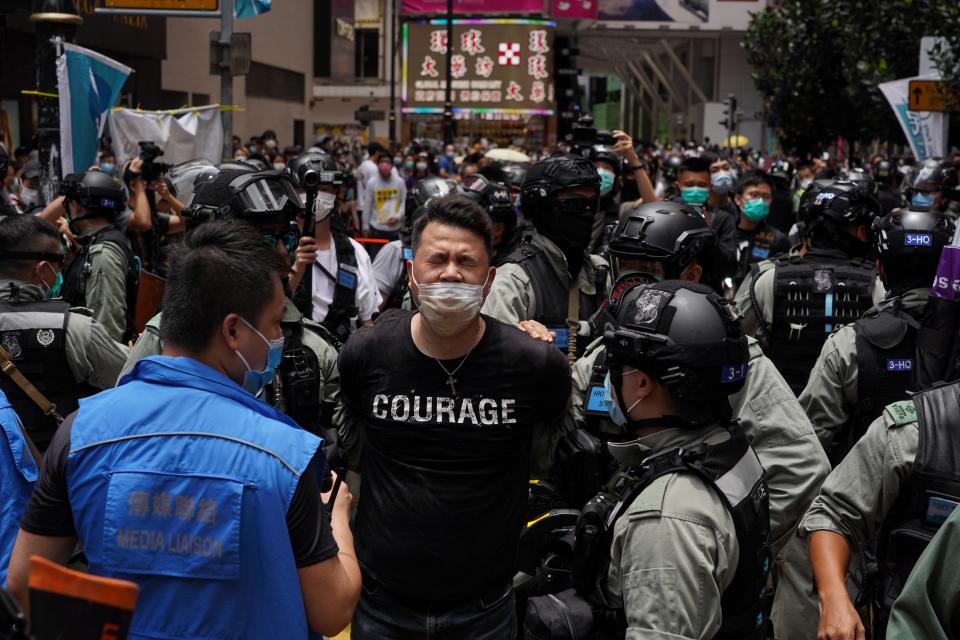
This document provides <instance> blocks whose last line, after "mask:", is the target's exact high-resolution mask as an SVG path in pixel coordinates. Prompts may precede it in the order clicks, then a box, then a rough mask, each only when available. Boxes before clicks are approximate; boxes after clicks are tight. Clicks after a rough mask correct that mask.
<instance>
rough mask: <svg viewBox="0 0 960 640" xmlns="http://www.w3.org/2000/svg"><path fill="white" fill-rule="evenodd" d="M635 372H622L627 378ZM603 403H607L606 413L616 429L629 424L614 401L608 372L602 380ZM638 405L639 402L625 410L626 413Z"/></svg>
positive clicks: (617, 403) (618, 404)
mask: <svg viewBox="0 0 960 640" xmlns="http://www.w3.org/2000/svg"><path fill="white" fill-rule="evenodd" d="M636 372H637V370H636V369H633V370H632V371H627V372H624V374H623V375H624V376H628V375H630V374H631V373H636ZM603 401H604V402H605V403H607V413H609V414H610V419H611V420H612V421H613V424H615V425H617V426H618V427H622V426H624V425H626V424H627V423H628V422H630V420H629V418H627V416H625V415H624V414H623V410H622V409H620V403H619V402H617V401H616V399H614V397H613V383H612V382H610V372H609V371H607V375H606V376H604V378H603ZM638 404H640V401H639V400H637V401H636V402H634V403H633V404H632V405H630V408H629V409H627V412H630V411H632V410H633V408H634V407H635V406H637V405H638Z"/></svg>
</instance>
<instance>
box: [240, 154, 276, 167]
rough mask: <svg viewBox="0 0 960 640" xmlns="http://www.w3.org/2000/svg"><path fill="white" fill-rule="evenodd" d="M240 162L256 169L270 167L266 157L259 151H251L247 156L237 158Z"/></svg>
mask: <svg viewBox="0 0 960 640" xmlns="http://www.w3.org/2000/svg"><path fill="white" fill-rule="evenodd" d="M237 162H240V163H241V164H247V165H250V166H251V167H253V168H254V169H255V170H257V171H267V170H269V169H271V167H270V164H269V163H268V162H267V159H266V158H265V157H263V155H261V154H259V153H251V154H250V155H249V156H247V157H246V158H244V159H243V160H238V161H237Z"/></svg>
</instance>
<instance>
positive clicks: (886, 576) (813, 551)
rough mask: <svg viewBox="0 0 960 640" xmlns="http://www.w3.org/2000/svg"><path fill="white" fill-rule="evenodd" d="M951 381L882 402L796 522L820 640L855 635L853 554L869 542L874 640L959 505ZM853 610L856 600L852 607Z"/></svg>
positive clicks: (959, 394)
mask: <svg viewBox="0 0 960 640" xmlns="http://www.w3.org/2000/svg"><path fill="white" fill-rule="evenodd" d="M958 398H960V383H956V382H955V383H952V384H948V385H941V386H938V387H934V388H932V389H930V390H927V391H922V392H919V393H917V394H915V395H913V397H912V398H911V399H909V400H901V401H899V402H895V403H893V404H891V405H888V406H887V407H886V408H885V409H884V411H883V414H882V415H881V416H880V417H879V418H877V419H876V420H874V421H873V423H871V424H870V426H869V428H868V429H867V432H866V433H865V434H864V435H863V437H862V438H860V440H859V441H858V442H857V443H856V444H855V445H854V446H853V448H852V449H851V450H850V453H848V454H847V457H846V458H844V459H843V461H842V462H840V464H839V465H837V467H836V468H835V469H834V470H833V471H832V472H831V473H830V475H829V477H827V479H826V481H825V482H824V483H823V487H821V489H820V495H819V496H818V497H817V499H816V500H814V501H813V504H811V505H810V509H809V510H808V511H807V513H806V515H805V516H804V518H803V522H802V523H801V525H800V532H801V534H802V535H803V536H804V537H805V538H807V539H808V540H809V543H810V558H811V561H812V562H813V570H814V574H815V576H816V584H817V589H818V591H819V597H820V603H821V615H820V635H819V637H821V638H826V639H827V640H834V639H837V638H852V637H854V635H855V634H856V637H863V634H864V625H863V622H862V621H861V618H860V615H859V613H858V612H857V610H856V609H855V607H854V603H853V602H851V601H850V596H849V594H848V592H847V587H846V582H845V581H846V575H847V570H848V568H847V565H848V563H849V561H850V556H851V554H852V553H853V552H856V551H859V550H860V549H862V548H863V547H864V545H865V544H867V543H869V542H871V541H873V540H875V541H876V547H877V566H878V570H879V572H878V575H877V576H875V577H873V579H872V581H868V582H867V583H866V584H864V585H863V592H862V597H863V600H864V602H863V603H862V604H869V607H870V610H871V615H870V618H871V620H872V623H873V624H872V627H873V636H872V637H874V638H883V637H885V636H884V632H885V626H886V621H887V616H888V615H889V612H890V608H891V606H892V605H893V602H894V601H895V599H896V598H897V596H898V595H899V593H900V590H901V589H902V587H903V585H904V583H905V582H906V580H907V576H908V575H909V574H910V571H911V569H912V568H913V566H914V564H915V563H916V562H917V559H918V558H919V557H920V554H921V553H922V552H923V550H924V548H925V546H926V544H927V543H928V542H929V541H930V539H931V538H932V537H933V536H934V535H935V534H936V532H937V530H938V529H939V528H940V526H941V525H942V524H943V522H944V521H945V520H946V518H947V516H949V515H950V513H951V512H952V511H953V509H954V508H955V507H956V505H957V504H958V503H960V474H958V472H957V464H956V459H955V456H954V452H955V451H956V449H957V416H958V415H960V403H958ZM858 604H861V603H858Z"/></svg>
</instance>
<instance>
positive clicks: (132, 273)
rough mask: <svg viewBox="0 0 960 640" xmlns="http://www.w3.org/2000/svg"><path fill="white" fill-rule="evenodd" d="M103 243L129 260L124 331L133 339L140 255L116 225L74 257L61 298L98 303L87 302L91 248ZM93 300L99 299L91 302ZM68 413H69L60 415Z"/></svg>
mask: <svg viewBox="0 0 960 640" xmlns="http://www.w3.org/2000/svg"><path fill="white" fill-rule="evenodd" d="M103 242H110V243H112V244H114V245H116V246H117V247H119V248H120V250H121V251H122V252H123V255H124V257H125V258H126V260H127V277H126V281H125V282H124V288H125V290H126V303H127V308H126V319H127V328H126V330H125V331H124V334H123V340H124V341H127V340H130V339H131V338H133V336H134V333H135V328H134V321H133V312H134V309H135V307H136V303H137V285H138V284H139V281H140V265H139V262H138V260H139V258H137V257H136V256H135V255H134V253H133V246H132V245H131V243H130V238H128V237H127V235H126V234H125V233H124V232H123V231H121V230H120V229H119V228H118V227H116V226H115V225H112V224H111V225H109V226H107V227H104V228H103V230H101V231H99V232H97V233H96V234H94V236H93V238H92V239H91V240H90V243H89V244H88V245H87V246H85V247H83V250H82V251H81V252H80V253H79V254H78V255H77V256H76V257H74V259H73V261H72V262H70V264H69V265H67V267H66V268H65V269H64V270H63V287H62V289H61V297H62V298H63V299H64V300H66V301H67V302H69V303H70V304H71V305H72V306H74V307H87V306H94V307H95V306H96V305H90V304H88V302H87V278H89V277H90V274H91V273H92V272H93V266H92V265H93V262H92V256H91V255H90V247H92V246H95V245H98V244H100V243H103ZM91 302H96V301H95V300H94V301H91ZM61 415H66V414H61Z"/></svg>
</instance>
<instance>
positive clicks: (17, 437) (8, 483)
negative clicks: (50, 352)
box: [0, 391, 39, 586]
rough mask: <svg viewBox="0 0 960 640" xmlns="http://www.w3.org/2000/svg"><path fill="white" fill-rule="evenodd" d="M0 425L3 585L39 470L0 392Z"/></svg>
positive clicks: (0, 570)
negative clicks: (0, 439) (0, 441)
mask: <svg viewBox="0 0 960 640" xmlns="http://www.w3.org/2000/svg"><path fill="white" fill-rule="evenodd" d="M0 428H2V429H3V435H4V438H3V443H2V444H0V496H3V497H2V498H0V585H4V586H5V585H6V584H7V566H8V565H9V564H10V553H11V552H12V551H13V543H14V542H16V540H17V531H18V530H19V529H20V517H21V516H22V515H23V511H24V509H26V508H27V502H28V501H29V500H30V494H31V493H32V492H33V485H34V483H36V481H37V476H38V475H39V469H38V468H37V461H36V460H34V458H33V454H32V453H31V452H30V448H29V447H28V446H27V441H26V440H25V439H24V437H23V431H22V429H23V427H22V426H21V424H20V418H18V417H17V413H16V411H14V410H13V407H11V406H10V402H9V401H8V400H7V396H6V395H4V393H3V392H2V391H0Z"/></svg>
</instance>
